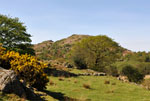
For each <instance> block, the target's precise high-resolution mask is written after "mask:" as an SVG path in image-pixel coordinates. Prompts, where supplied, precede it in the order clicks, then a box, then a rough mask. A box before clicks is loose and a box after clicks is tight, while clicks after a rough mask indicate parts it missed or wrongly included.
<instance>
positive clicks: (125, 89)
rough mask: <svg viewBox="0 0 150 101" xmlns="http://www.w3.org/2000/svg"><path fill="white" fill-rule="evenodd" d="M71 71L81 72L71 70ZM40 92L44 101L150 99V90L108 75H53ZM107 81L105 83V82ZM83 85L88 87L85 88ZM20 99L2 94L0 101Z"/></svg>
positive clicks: (136, 100) (145, 100) (143, 100)
mask: <svg viewBox="0 0 150 101" xmlns="http://www.w3.org/2000/svg"><path fill="white" fill-rule="evenodd" d="M71 72H73V73H82V72H83V71H80V70H73V71H71ZM49 78H50V82H49V83H48V85H47V89H46V90H45V91H44V92H39V93H41V95H42V96H41V97H42V98H44V99H45V100H46V101H150V91H148V90H146V89H145V88H142V87H141V86H139V85H135V84H132V83H124V82H122V81H119V80H117V78H115V77H110V76H99V77H98V76H78V77H69V78H65V77H53V76H49ZM106 83H107V84H106ZM85 85H88V86H89V87H88V88H86V87H85ZM11 98H12V99H11ZM7 99H9V101H20V100H19V99H18V97H17V96H14V95H10V96H8V95H7V96H6V95H5V96H2V94H1V93H0V101H8V100H7Z"/></svg>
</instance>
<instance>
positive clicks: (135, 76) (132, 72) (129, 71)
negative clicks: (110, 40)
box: [122, 65, 144, 83]
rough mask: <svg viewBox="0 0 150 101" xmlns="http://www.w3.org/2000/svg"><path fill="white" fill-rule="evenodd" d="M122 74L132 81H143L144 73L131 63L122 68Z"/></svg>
mask: <svg viewBox="0 0 150 101" xmlns="http://www.w3.org/2000/svg"><path fill="white" fill-rule="evenodd" d="M122 74H123V75H125V76H127V77H128V79H129V81H130V82H136V83H138V82H141V81H142V80H143V78H144V75H143V74H142V73H140V72H139V71H138V70H137V69H136V68H134V67H133V66H131V65H126V66H124V67H123V69H122Z"/></svg>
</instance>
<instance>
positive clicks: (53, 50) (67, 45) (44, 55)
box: [34, 34, 89, 60]
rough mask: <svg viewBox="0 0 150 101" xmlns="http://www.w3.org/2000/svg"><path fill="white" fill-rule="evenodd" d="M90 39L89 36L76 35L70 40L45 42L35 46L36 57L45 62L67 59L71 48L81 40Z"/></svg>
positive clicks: (69, 38)
mask: <svg viewBox="0 0 150 101" xmlns="http://www.w3.org/2000/svg"><path fill="white" fill-rule="evenodd" d="M87 37H89V35H77V34H74V35H72V36H70V37H68V38H65V39H62V40H58V41H56V42H53V41H51V40H48V41H44V42H42V43H39V44H35V45H34V50H35V53H36V55H37V56H38V57H39V58H40V59H43V60H51V59H57V58H65V57H66V54H67V53H68V52H69V51H70V49H71V47H72V46H73V45H74V44H75V43H76V42H79V41H80V40H82V39H84V38H87Z"/></svg>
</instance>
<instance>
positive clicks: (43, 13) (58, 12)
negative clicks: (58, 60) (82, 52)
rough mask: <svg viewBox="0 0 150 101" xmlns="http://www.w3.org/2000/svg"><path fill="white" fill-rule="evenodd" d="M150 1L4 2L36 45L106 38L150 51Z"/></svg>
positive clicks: (1, 6)
mask: <svg viewBox="0 0 150 101" xmlns="http://www.w3.org/2000/svg"><path fill="white" fill-rule="evenodd" d="M149 5H150V0H0V13H1V14H4V15H10V16H12V17H19V18H20V20H21V21H22V22H24V23H25V25H26V26H27V31H28V33H30V34H31V35H32V36H33V37H32V41H33V42H32V43H34V44H35V43H39V42H42V41H44V40H54V41H56V40H59V39H62V38H65V37H68V36H70V35H72V34H88V35H100V34H105V35H108V36H109V37H111V38H113V39H114V40H115V41H117V42H118V43H120V45H121V46H123V47H125V48H128V49H130V50H132V51H150V39H149V38H150V6H149Z"/></svg>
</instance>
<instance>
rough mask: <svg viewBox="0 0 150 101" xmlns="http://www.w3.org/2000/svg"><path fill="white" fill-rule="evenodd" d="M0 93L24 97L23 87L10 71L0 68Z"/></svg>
mask: <svg viewBox="0 0 150 101" xmlns="http://www.w3.org/2000/svg"><path fill="white" fill-rule="evenodd" d="M0 91H2V92H4V93H15V94H17V95H18V96H26V94H25V90H24V87H23V85H22V83H20V81H19V79H18V78H17V76H16V74H15V72H14V71H12V70H6V69H3V68H1V67H0Z"/></svg>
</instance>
